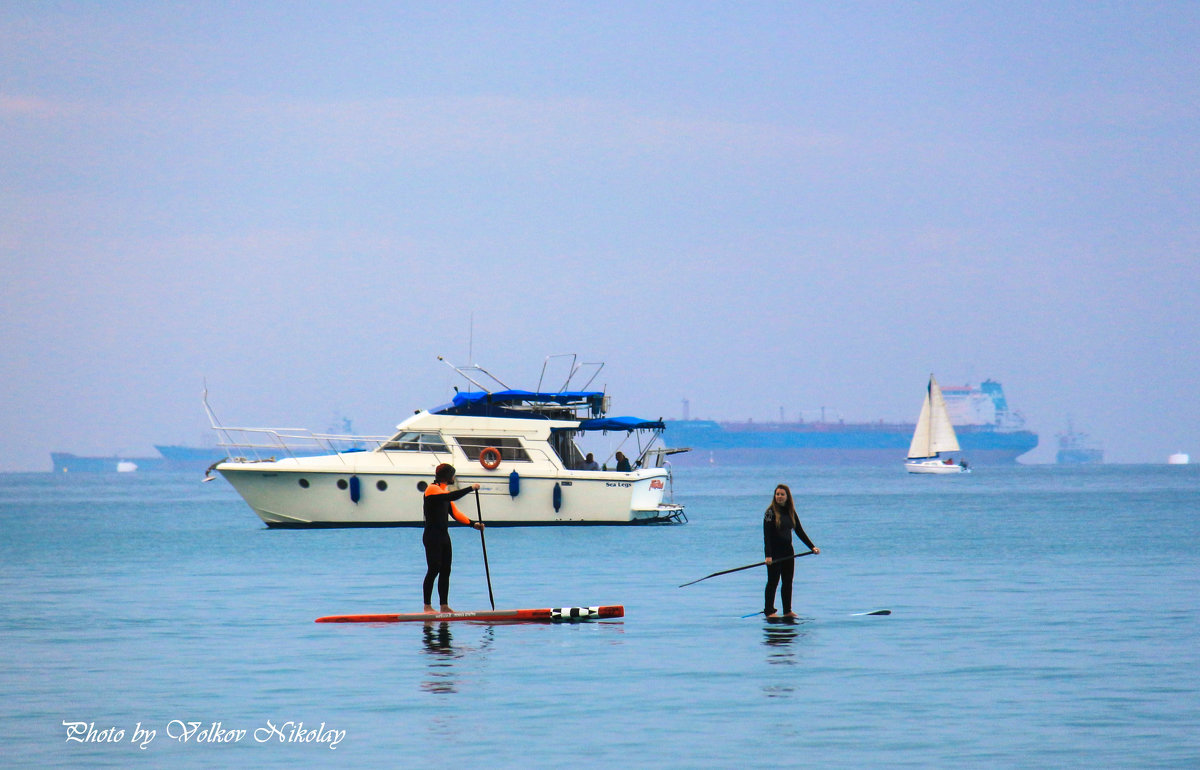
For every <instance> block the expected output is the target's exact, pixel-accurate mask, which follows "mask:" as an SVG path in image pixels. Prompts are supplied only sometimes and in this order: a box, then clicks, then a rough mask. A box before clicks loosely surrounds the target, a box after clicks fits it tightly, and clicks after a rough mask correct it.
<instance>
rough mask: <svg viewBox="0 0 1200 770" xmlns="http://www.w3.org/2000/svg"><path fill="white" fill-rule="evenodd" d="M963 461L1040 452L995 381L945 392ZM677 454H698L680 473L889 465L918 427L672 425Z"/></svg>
mask: <svg viewBox="0 0 1200 770" xmlns="http://www.w3.org/2000/svg"><path fill="white" fill-rule="evenodd" d="M942 395H943V396H944V397H945V400H946V407H947V409H948V410H949V412H950V419H951V422H952V423H953V424H954V430H955V432H956V433H957V434H958V442H959V444H960V445H961V447H962V456H963V457H964V458H965V459H966V460H967V461H968V462H970V463H971V464H972V465H1006V464H1012V463H1015V462H1016V461H1017V458H1018V457H1020V456H1021V455H1023V454H1025V453H1026V452H1028V451H1030V450H1031V449H1033V448H1034V447H1036V446H1037V445H1038V437H1037V434H1036V433H1034V432H1032V431H1030V430H1026V429H1025V420H1024V418H1023V417H1022V416H1021V415H1020V413H1018V412H1014V411H1011V410H1010V409H1009V408H1008V401H1007V399H1006V398H1005V397H1004V389H1003V388H1002V387H1001V386H1000V383H998V382H995V381H994V380H986V381H985V382H983V383H982V384H981V385H979V386H978V387H973V386H971V385H964V386H953V387H943V388H942ZM666 426H667V430H666V437H667V441H668V442H669V443H670V445H671V446H676V447H688V448H690V449H691V450H692V451H691V452H688V453H685V454H682V455H679V456H678V459H677V460H675V464H676V465H695V464H698V463H713V464H716V465H770V464H789V463H799V464H803V465H888V464H890V463H894V462H897V458H899V459H900V460H903V459H904V456H905V453H906V452H907V450H908V445H909V442H910V441H911V440H912V435H913V430H914V428H915V427H916V425H915V423H911V422H908V423H896V422H884V421H883V420H880V421H878V422H866V423H848V422H845V421H843V420H838V421H836V422H828V421H826V420H824V419H822V420H819V421H816V422H808V421H805V420H803V419H801V420H796V421H794V422H754V421H752V420H747V421H744V422H724V421H715V420H690V419H683V420H667V421H666Z"/></svg>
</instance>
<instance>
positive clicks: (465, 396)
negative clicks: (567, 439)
mask: <svg viewBox="0 0 1200 770" xmlns="http://www.w3.org/2000/svg"><path fill="white" fill-rule="evenodd" d="M524 403H532V404H559V405H562V406H567V407H574V408H578V407H580V406H584V405H586V406H587V407H588V409H589V411H591V413H592V414H600V413H601V412H602V411H603V404H604V392H603V391H592V390H564V391H558V392H556V393H538V392H534V391H531V390H498V391H496V392H494V393H485V392H471V393H455V394H454V401H453V402H451V403H449V404H443V405H442V406H439V407H437V408H435V409H431V410H430V411H431V412H433V413H434V414H460V415H479V416H491V417H525V418H528V417H529V416H530V415H529V414H528V413H527V412H522V411H519V410H515V409H512V408H511V407H516V406H520V405H521V404H524Z"/></svg>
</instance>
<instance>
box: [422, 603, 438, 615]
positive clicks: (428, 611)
mask: <svg viewBox="0 0 1200 770" xmlns="http://www.w3.org/2000/svg"><path fill="white" fill-rule="evenodd" d="M424 612H425V614H426V615H436V614H437V610H435V609H434V608H433V605H432V604H426V605H425V609H424Z"/></svg>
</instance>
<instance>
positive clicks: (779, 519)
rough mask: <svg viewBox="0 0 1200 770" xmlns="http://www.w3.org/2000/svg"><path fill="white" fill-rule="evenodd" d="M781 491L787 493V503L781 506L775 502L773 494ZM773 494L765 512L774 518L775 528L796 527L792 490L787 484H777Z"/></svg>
mask: <svg viewBox="0 0 1200 770" xmlns="http://www.w3.org/2000/svg"><path fill="white" fill-rule="evenodd" d="M781 489H782V490H783V491H784V492H785V493H787V502H786V503H784V504H783V505H780V504H779V503H777V502H775V492H778V491H779V490H781ZM775 492H772V493H771V505H770V506H769V507H768V509H767V510H769V511H771V513H772V514H773V515H774V516H775V526H777V527H780V528H787V529H790V528H792V527H794V526H795V525H796V521H797V516H796V503H795V502H794V501H793V500H792V490H791V487H789V486H788V485H787V484H778V485H776V487H775Z"/></svg>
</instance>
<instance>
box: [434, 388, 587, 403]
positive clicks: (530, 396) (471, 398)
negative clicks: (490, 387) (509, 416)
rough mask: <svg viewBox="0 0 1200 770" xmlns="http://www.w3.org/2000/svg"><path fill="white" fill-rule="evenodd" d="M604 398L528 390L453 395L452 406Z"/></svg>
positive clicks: (566, 401) (579, 392) (585, 393)
mask: <svg viewBox="0 0 1200 770" xmlns="http://www.w3.org/2000/svg"><path fill="white" fill-rule="evenodd" d="M597 398H604V393H603V392H600V391H590V390H574V391H571V390H567V391H561V392H558V393H535V392H533V391H530V390H498V391H496V392H495V393H455V394H454V405H455V406H465V405H467V404H477V403H479V402H481V401H485V402H487V403H491V404H503V403H520V402H522V401H533V402H536V403H539V404H573V403H577V402H579V401H590V400H592V399H597Z"/></svg>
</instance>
